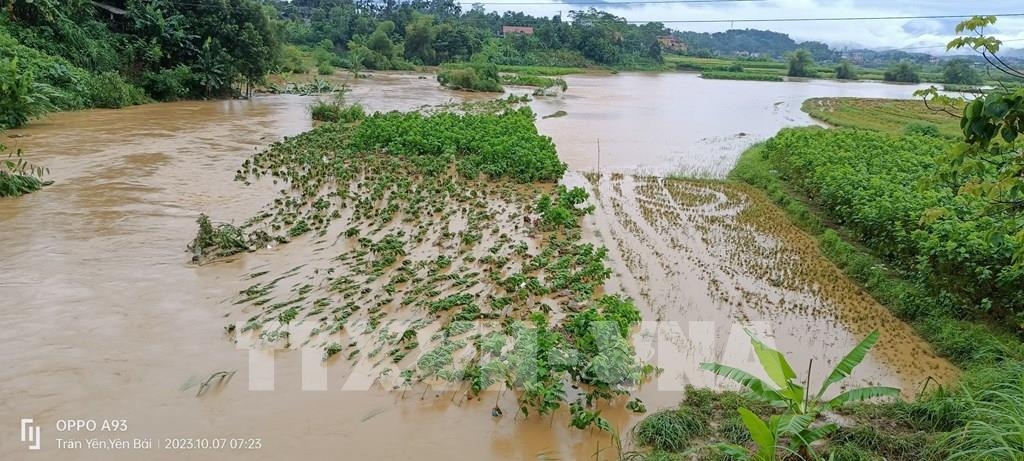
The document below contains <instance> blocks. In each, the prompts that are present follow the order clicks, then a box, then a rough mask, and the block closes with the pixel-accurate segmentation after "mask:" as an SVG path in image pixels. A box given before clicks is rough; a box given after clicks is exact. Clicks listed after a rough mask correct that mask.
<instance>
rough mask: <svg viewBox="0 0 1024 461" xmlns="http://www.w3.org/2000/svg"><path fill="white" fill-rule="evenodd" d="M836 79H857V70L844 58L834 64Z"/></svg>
mask: <svg viewBox="0 0 1024 461" xmlns="http://www.w3.org/2000/svg"><path fill="white" fill-rule="evenodd" d="M836 80H857V70H856V69H854V68H853V64H850V61H847V60H845V59H844V60H842V61H841V62H840V63H839V65H838V66H836Z"/></svg>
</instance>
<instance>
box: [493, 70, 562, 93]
mask: <svg viewBox="0 0 1024 461" xmlns="http://www.w3.org/2000/svg"><path fill="white" fill-rule="evenodd" d="M501 83H502V84H505V85H514V86H532V87H537V88H538V89H541V90H546V89H549V88H558V89H560V90H562V91H563V92H564V91H566V90H568V89H569V84H567V83H565V79H561V78H558V77H543V76H540V75H530V74H502V76H501Z"/></svg>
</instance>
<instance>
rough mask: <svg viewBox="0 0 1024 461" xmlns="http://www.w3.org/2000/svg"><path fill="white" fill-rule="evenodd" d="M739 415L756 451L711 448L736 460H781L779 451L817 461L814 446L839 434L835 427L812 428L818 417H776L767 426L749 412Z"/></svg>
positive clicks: (739, 447) (725, 446) (730, 446)
mask: <svg viewBox="0 0 1024 461" xmlns="http://www.w3.org/2000/svg"><path fill="white" fill-rule="evenodd" d="M736 411H737V412H739V414H740V419H741V420H742V421H743V425H744V426H746V428H747V431H749V432H750V438H751V440H753V441H754V444H755V448H754V450H753V451H751V450H749V449H747V447H744V446H742V445H736V444H731V443H716V444H712V445H711V447H712V448H715V449H717V450H719V451H721V452H722V453H724V454H726V455H729V457H730V458H732V459H736V460H742V461H775V460H777V459H779V458H778V453H779V451H780V450H783V451H784V452H786V453H791V454H792V453H802V455H801V456H802V457H804V456H803V454H806V455H808V456H806V457H804V458H807V457H809V458H810V459H817V458H818V457H817V456H816V455H815V454H814V452H813V451H811V450H810V446H811V444H812V443H814V442H816V441H818V440H821V439H822V438H824V437H825V436H827V435H828V434H830V433H832V432H833V431H835V430H836V425H835V424H826V425H823V426H818V427H815V428H811V424H812V423H814V419H815V417H814V415H810V414H793V413H785V414H782V415H773V416H771V417H770V418H768V421H767V422H766V421H764V420H762V419H761V418H760V417H758V416H757V415H755V414H754V412H752V411H750V410H748V409H746V408H742V407H741V408H739V409H737V410H736ZM786 438H788V439H789V444H788V445H787V444H786V443H785V439H786ZM783 458H785V457H783Z"/></svg>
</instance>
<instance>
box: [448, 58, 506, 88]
mask: <svg viewBox="0 0 1024 461" xmlns="http://www.w3.org/2000/svg"><path fill="white" fill-rule="evenodd" d="M437 81H438V82H439V83H441V85H443V86H444V87H446V88H451V89H453V90H466V91H485V92H491V93H501V92H504V91H505V89H504V88H502V86H501V77H499V76H498V66H495V65H494V64H484V63H473V64H467V65H458V66H447V67H443V68H442V69H441V71H440V72H438V73H437Z"/></svg>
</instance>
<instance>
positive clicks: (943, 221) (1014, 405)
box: [646, 100, 1024, 461]
mask: <svg viewBox="0 0 1024 461" xmlns="http://www.w3.org/2000/svg"><path fill="white" fill-rule="evenodd" d="M816 104H817V103H815V104H812V107H815V106H816ZM833 104H834V105H835V106H836V107H842V108H845V109H846V110H843V111H839V114H841V115H837V116H836V118H834V120H836V119H838V120H841V121H840V122H836V123H837V124H840V125H843V126H847V127H853V128H860V129H862V130H863V131H851V130H847V129H843V128H840V129H831V130H826V129H821V128H798V129H787V130H784V131H783V132H781V133H780V134H779V135H778V136H777V137H776V138H773V139H772V140H770V141H768V142H766V143H763V144H761V145H758V146H755V147H753V148H751V149H750V150H748V151H747V152H746V153H744V154H743V156H742V157H741V158H740V160H739V162H738V164H737V166H736V168H735V169H734V170H733V172H732V174H731V178H732V179H733V180H737V181H742V182H745V183H748V184H751V185H754V186H756V187H757V188H759V189H761V190H762V191H763V192H764V193H765V194H766V195H767V196H768V197H769V198H771V199H772V200H773V201H774V202H775V203H776V204H778V205H779V206H780V207H781V208H782V209H784V210H785V211H786V212H787V214H788V215H789V216H790V217H791V218H792V219H793V220H794V222H796V223H797V224H799V225H800V226H801V227H802V228H804V229H805V230H806V231H807V232H808V233H810V234H811V235H813V236H815V237H816V238H817V239H818V241H819V244H820V249H821V252H822V254H824V255H825V256H826V257H828V258H829V259H830V260H832V261H833V262H834V263H835V264H836V265H837V266H838V267H840V268H841V269H843V270H844V271H845V272H846V273H847V274H848V275H849V276H850V277H851V278H852V279H854V280H856V281H857V282H859V283H860V284H861V285H862V286H863V287H864V288H865V289H866V290H867V291H868V292H870V293H871V294H872V295H873V296H874V297H875V298H876V299H877V300H879V301H880V302H881V303H882V304H884V305H886V306H888V307H889V308H890V309H892V310H893V312H895V313H896V314H898V315H899V316H900V317H902V318H903V319H905V320H906V321H907V322H909V323H910V324H911V325H913V326H914V327H915V329H916V330H917V331H918V332H919V334H920V335H921V336H922V337H923V338H925V339H926V340H927V341H929V342H930V343H931V344H932V345H933V346H934V347H935V349H936V350H937V351H938V352H939V353H940V354H942V355H944V356H946V357H948V358H949V359H950V360H951V361H953V362H954V363H955V364H957V365H958V366H960V367H961V368H962V369H963V370H964V374H963V376H962V378H961V381H960V382H959V383H957V384H956V385H955V386H952V387H950V388H947V389H941V388H939V387H938V386H931V387H930V388H929V389H928V390H927V391H925V392H923V393H922V394H921V397H920V398H919V399H918V400H916V401H915V402H909V403H908V402H894V403H884V404H862V405H857V406H854V407H850V408H847V409H845V410H843V411H842V412H843V413H845V414H846V416H847V417H849V418H850V421H852V422H853V424H849V421H848V423H847V424H844V428H842V429H840V431H839V432H838V433H836V434H835V435H833V436H832V437H831V438H830V440H829V449H828V451H829V452H830V453H831V454H832V455H834V456H835V459H840V460H862V459H863V460H867V459H872V460H874V459H889V460H908V461H909V460H915V461H918V460H946V459H970V460H1009V459H1021V457H1022V456H1024V432H1022V429H1021V427H1022V426H1021V423H1022V421H1024V411H1022V410H1024V406H1022V403H1024V343H1022V342H1021V336H1020V334H1021V330H1020V328H1021V326H1019V325H1017V322H1018V321H1019V319H1020V317H1019V315H1020V311H1019V309H1020V305H1019V304H1017V300H1018V299H1019V297H1020V290H1021V287H1024V284H1022V283H1021V279H1020V277H1021V275H1020V273H1019V271H1017V270H1016V269H1014V268H1013V266H1012V263H1011V262H1010V261H1009V260H1008V257H1007V256H1006V254H1004V253H1003V252H1004V251H1007V248H1006V247H1005V245H1011V243H1006V242H1003V243H1002V244H1003V245H1004V247H999V245H998V244H983V243H980V241H981V240H982V239H983V237H984V232H985V230H986V228H989V227H991V224H992V223H991V222H990V221H989V220H988V219H987V218H986V217H983V216H979V215H977V214H975V213H972V211H973V210H976V209H977V208H975V207H977V206H978V204H977V203H970V200H968V199H964V198H962V197H955V196H954V194H952V193H951V192H948V191H942V190H941V188H940V187H938V186H934V185H933V186H931V188H929V186H927V185H928V184H929V183H928V182H927V180H926V179H927V178H929V177H931V176H933V175H934V173H935V172H936V170H937V168H938V167H937V163H936V162H935V160H936V157H938V156H939V155H941V153H942V152H943V151H944V150H945V149H947V148H948V147H950V146H951V144H952V143H953V142H954V141H950V140H946V139H942V138H936V137H934V136H933V137H926V136H921V135H918V134H910V135H904V134H902V132H903V131H905V129H906V126H908V125H912V124H913V123H914V122H920V121H931V122H934V123H937V124H939V126H942V127H944V128H943V129H942V131H943V132H949V130H950V129H949V127H948V126H947V125H948V123H939V122H940V121H939V120H936V119H934V117H935V115H934V114H933V113H932V112H930V111H927V110H926V109H925V108H924V107H923V105H919V104H917V103H911V102H892V103H877V102H864V101H859V100H854V101H836V102H833ZM817 107H820V106H817ZM896 107H899V108H900V109H901V110H900V113H899V115H900V116H899V117H896V116H894V113H893V112H894V108H896ZM919 184H921V185H923V186H919ZM935 206H940V207H945V208H947V209H952V213H951V215H949V216H943V217H938V218H936V219H934V220H924V221H922V217H923V216H922V215H923V214H925V213H927V210H929V209H931V208H932V207H935ZM965 252H966V253H965ZM693 399H697V400H698V401H702V402H704V403H701V405H700V408H703V410H701V412H702V414H706V413H708V412H711V411H717V412H718V413H717V414H722V413H721V411H720V410H721V408H720V405H717V404H713V403H709V402H708V401H707V400H708V399H707V398H705V397H704V394H702V393H696V394H695V397H688V399H687V401H685V402H683V403H682V404H681V406H680V410H678V412H682V413H684V414H686V415H687V417H689V416H690V415H691V412H692V411H691V410H690V409H688V407H691V406H692V402H691V400H693ZM718 399H719V400H722V399H724V400H726V401H730V400H731V399H733V397H729V395H728V394H726V395H725V396H724V397H721V396H720V397H718ZM731 406H732V407H735V406H738V404H732V405H731ZM673 411H675V410H673ZM729 414H730V413H728V412H726V413H725V415H726V416H728V415H729ZM731 414H733V415H734V414H735V413H731ZM702 421H704V422H705V424H710V421H714V419H710V420H709V419H708V418H707V417H705V418H704V419H703V420H702ZM695 427H698V429H699V430H693V431H688V432H687V434H691V435H690V437H695V438H699V437H702V436H703V435H704V434H706V433H707V432H708V430H707V429H706V427H707V426H704V425H697V426H695ZM716 427H717V429H716V430H715V431H714V434H715V435H714V436H713V437H712V439H713V440H721V439H723V438H724V439H728V437H730V436H732V435H734V434H741V435H742V433H743V432H742V430H737V425H736V421H735V420H729V419H725V420H723V421H719V422H718V423H716ZM646 446H649V447H652V448H656V447H657V445H654V444H651V443H648V444H646ZM648 459H671V458H669V457H667V456H662V455H660V454H659V455H654V456H652V457H650V458H648Z"/></svg>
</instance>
